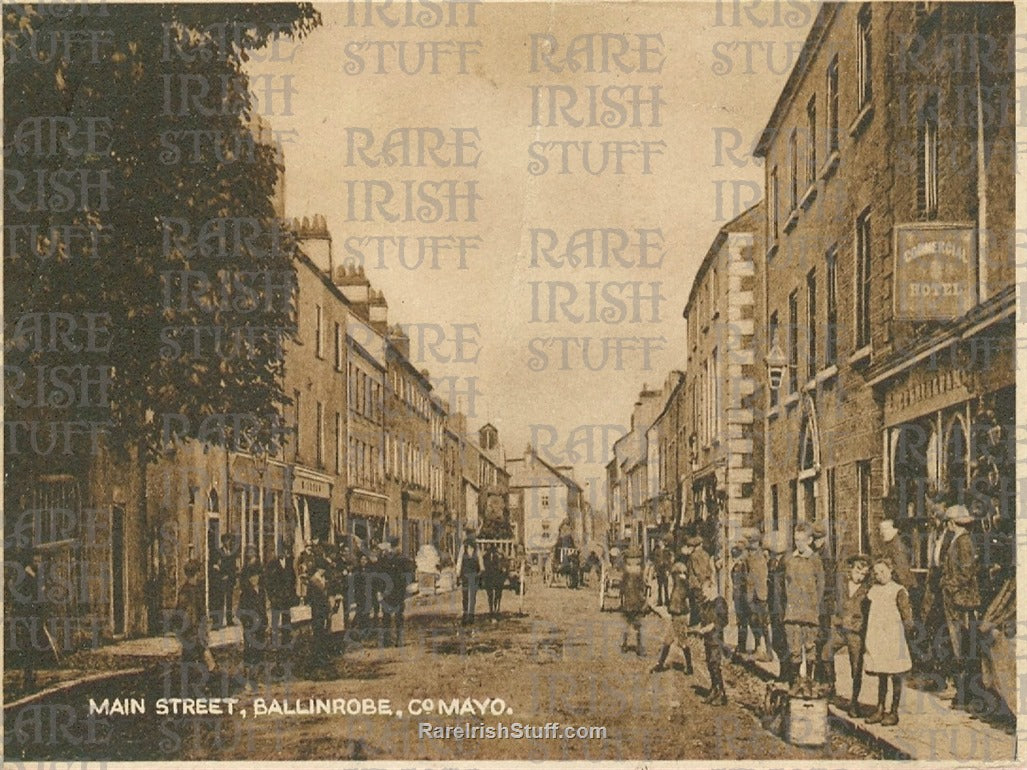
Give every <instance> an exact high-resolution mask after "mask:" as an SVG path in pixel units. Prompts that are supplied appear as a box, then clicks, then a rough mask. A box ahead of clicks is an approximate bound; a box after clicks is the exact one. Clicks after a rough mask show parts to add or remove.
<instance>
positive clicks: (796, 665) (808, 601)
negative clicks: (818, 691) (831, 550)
mask: <svg viewBox="0 0 1027 770" xmlns="http://www.w3.org/2000/svg"><path fill="white" fill-rule="evenodd" d="M794 538H795V550H794V551H792V552H791V553H790V554H788V556H787V557H785V563H784V567H785V586H784V588H785V590H784V595H785V618H784V621H785V634H786V636H787V637H788V651H789V654H790V656H791V660H790V662H789V677H790V678H789V680H788V682H789V684H790V685H791V686H792V690H793V692H792V694H793V695H798V694H800V693H801V694H805V696H806V697H812V695H813V685H812V678H813V673H814V672H813V669H814V668H815V667H816V651H817V633H818V630H819V625H820V604H821V602H822V601H823V597H824V565H823V564H822V563H821V561H820V557H819V556H817V554H816V553H815V552H814V551H813V532H812V530H811V529H810V528H809V527H808V526H807V525H805V524H800V525H799V526H797V527H796V528H795V534H794ZM803 662H805V673H804V676H803V678H802V680H801V681H800V680H799V671H800V667H801V665H802V663H803Z"/></svg>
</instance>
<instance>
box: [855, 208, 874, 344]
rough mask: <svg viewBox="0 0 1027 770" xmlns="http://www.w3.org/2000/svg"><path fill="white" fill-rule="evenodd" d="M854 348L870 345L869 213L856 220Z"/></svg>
mask: <svg viewBox="0 0 1027 770" xmlns="http://www.w3.org/2000/svg"><path fill="white" fill-rule="evenodd" d="M855 288H856V297H855V310H856V313H855V315H856V347H857V348H862V347H864V346H865V345H869V344H870V211H869V209H868V210H867V211H864V212H863V213H862V214H860V215H859V217H857V219H856V287H855Z"/></svg>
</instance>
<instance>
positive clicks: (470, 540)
mask: <svg viewBox="0 0 1027 770" xmlns="http://www.w3.org/2000/svg"><path fill="white" fill-rule="evenodd" d="M477 542H478V540H477V538H476V537H475V536H474V535H468V536H467V537H465V538H464V545H474V544H475V543H477Z"/></svg>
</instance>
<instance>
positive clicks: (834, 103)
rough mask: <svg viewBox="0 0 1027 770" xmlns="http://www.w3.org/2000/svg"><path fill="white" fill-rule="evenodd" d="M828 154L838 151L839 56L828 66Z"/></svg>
mask: <svg viewBox="0 0 1027 770" xmlns="http://www.w3.org/2000/svg"><path fill="white" fill-rule="evenodd" d="M826 85H827V100H826V106H827V154H828V155H830V154H831V153H832V152H837V151H838V55H837V54H835V56H834V58H833V59H831V63H830V64H828V65H827V84H826Z"/></svg>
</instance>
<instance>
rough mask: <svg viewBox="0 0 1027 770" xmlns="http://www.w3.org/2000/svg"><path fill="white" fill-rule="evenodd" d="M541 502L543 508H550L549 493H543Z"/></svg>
mask: <svg viewBox="0 0 1027 770" xmlns="http://www.w3.org/2000/svg"><path fill="white" fill-rule="evenodd" d="M539 502H540V503H541V505H542V507H543V508H548V507H549V493H548V492H543V493H542V495H541V498H540V500H539Z"/></svg>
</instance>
